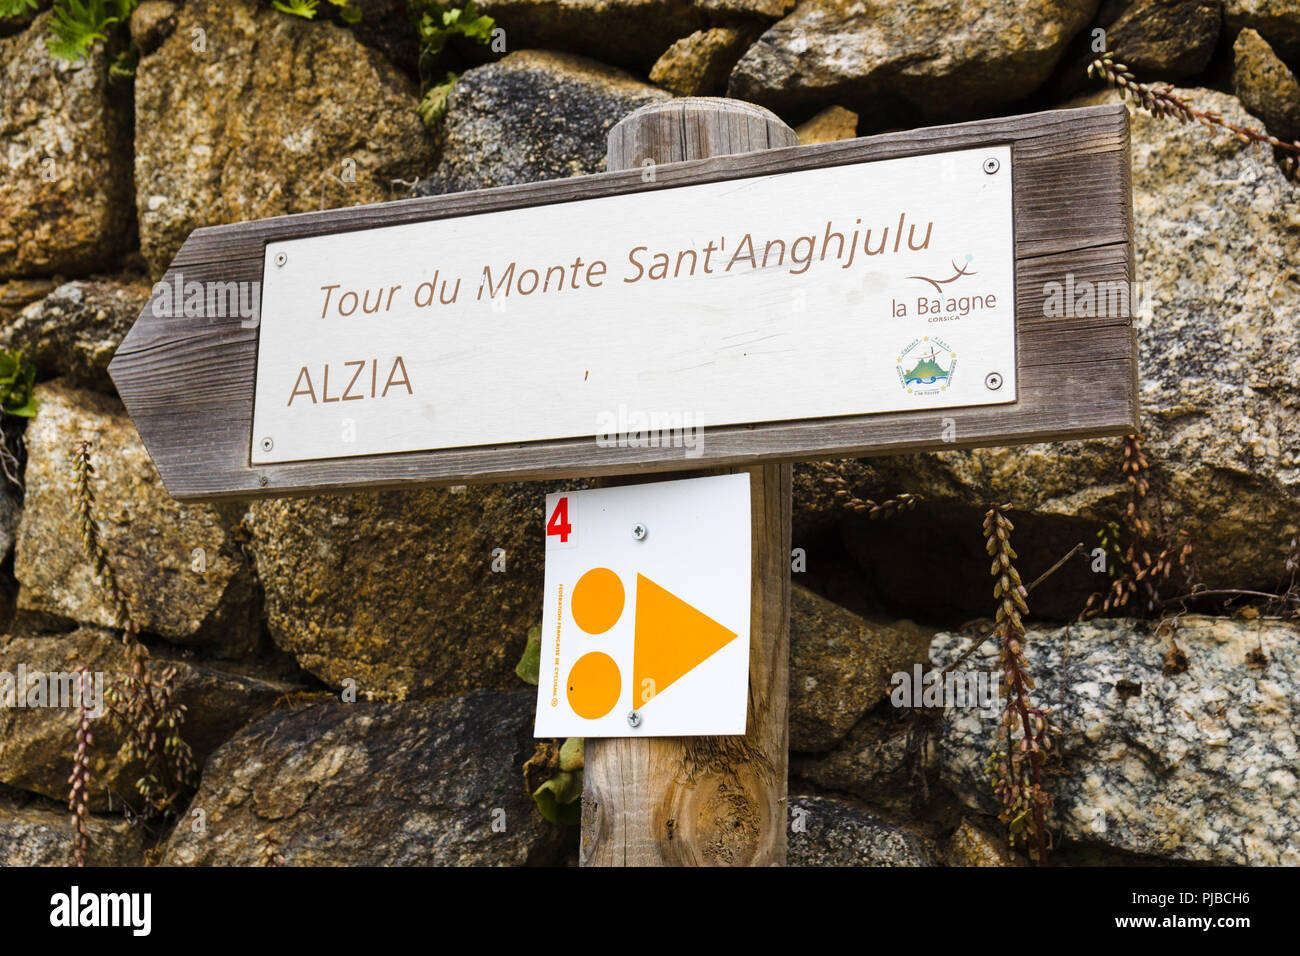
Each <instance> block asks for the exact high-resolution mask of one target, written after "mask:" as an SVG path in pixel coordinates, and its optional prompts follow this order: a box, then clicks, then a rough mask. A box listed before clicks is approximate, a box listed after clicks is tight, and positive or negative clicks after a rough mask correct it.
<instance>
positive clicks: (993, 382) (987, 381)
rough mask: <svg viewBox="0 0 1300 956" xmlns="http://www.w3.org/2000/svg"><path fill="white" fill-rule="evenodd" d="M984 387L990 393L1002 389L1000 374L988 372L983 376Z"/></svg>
mask: <svg viewBox="0 0 1300 956" xmlns="http://www.w3.org/2000/svg"><path fill="white" fill-rule="evenodd" d="M984 387H985V388H987V389H988V390H989V391H991V392H996V391H997V390H998V389H1000V388H1001V387H1002V373H1001V372H989V373H988V374H987V375H985V376H984Z"/></svg>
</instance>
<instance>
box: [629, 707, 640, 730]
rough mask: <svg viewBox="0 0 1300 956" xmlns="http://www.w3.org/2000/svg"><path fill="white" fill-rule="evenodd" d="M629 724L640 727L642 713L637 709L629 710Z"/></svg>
mask: <svg viewBox="0 0 1300 956" xmlns="http://www.w3.org/2000/svg"><path fill="white" fill-rule="evenodd" d="M627 725H628V726H629V727H640V726H641V715H640V714H638V713H637V712H636V711H635V710H629V711H628V712H627Z"/></svg>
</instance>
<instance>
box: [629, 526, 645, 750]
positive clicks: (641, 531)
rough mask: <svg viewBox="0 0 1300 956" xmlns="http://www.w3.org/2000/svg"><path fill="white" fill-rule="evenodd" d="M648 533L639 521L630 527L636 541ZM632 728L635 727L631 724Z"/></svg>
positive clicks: (642, 539) (641, 539) (642, 538)
mask: <svg viewBox="0 0 1300 956" xmlns="http://www.w3.org/2000/svg"><path fill="white" fill-rule="evenodd" d="M648 531H649V529H648V528H647V527H646V526H645V525H643V524H642V523H641V522H640V521H638V522H637V523H636V524H634V525H632V537H634V538H636V539H637V540H638V541H644V540H645V536H646V534H647V532H648ZM633 726H636V725H635V724H633Z"/></svg>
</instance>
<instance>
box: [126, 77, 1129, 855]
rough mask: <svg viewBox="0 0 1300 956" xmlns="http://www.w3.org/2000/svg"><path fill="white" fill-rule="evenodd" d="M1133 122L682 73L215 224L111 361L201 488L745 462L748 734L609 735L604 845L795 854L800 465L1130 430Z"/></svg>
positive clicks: (140, 424)
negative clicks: (485, 179) (379, 186)
mask: <svg viewBox="0 0 1300 956" xmlns="http://www.w3.org/2000/svg"><path fill="white" fill-rule="evenodd" d="M1128 150H1129V146H1128V118H1127V113H1126V111H1125V110H1124V108H1123V107H1122V106H1118V105H1116V106H1102V107H1093V108H1087V109H1076V110H1059V111H1052V112H1047V113H1040V114H1034V115H1029V116H1017V117H1008V118H1004V119H994V120H985V121H980V122H976V123H966V124H961V125H956V126H947V127H936V128H931V129H925V130H919V131H912V132H905V133H890V134H885V135H882V136H874V137H868V138H864V139H857V140H849V141H844V142H837V143H827V144H820V145H816V146H807V147H799V146H796V145H795V137H794V133H793V132H792V131H791V130H790V129H789V127H787V126H786V125H785V124H784V123H782V122H781V121H780V120H779V119H777V118H776V117H775V116H774V115H772V114H771V113H769V112H767V111H766V110H763V109H760V108H758V107H754V106H750V105H748V104H744V103H740V102H737V101H733V100H713V99H681V100H671V101H668V102H665V103H662V104H655V105H652V106H649V107H646V108H643V109H642V110H638V111H637V112H635V113H633V114H631V115H630V116H628V117H626V118H625V119H624V120H623V121H622V122H620V123H619V124H618V125H617V126H615V127H614V129H613V130H612V131H611V133H610V137H609V154H608V160H609V161H608V167H609V170H610V171H609V172H607V173H603V174H600V175H595V176H583V177H575V178H572V179H566V180H559V181H554V182H546V183H536V184H530V185H524V186H511V187H504V188H500V189H489V190H481V191H478V192H472V193H462V194H453V195H448V196H438V197H429V198H424V199H413V200H405V201H401V202H395V203H385V204H381V205H375V206H362V207H353V208H348V209H339V210H332V211H329V212H322V213H308V214H304V215H296V216H285V217H280V218H275V219H268V220H261V221H256V222H246V223H237V224H234V225H229V226H215V227H207V228H202V229H197V230H195V231H194V232H193V233H192V234H191V236H190V237H189V239H188V240H187V241H186V242H185V244H184V246H183V247H182V248H181V250H180V252H179V253H178V254H177V256H176V258H175V259H174V260H173V262H172V263H171V265H170V266H169V268H168V270H167V272H166V274H165V275H164V277H163V279H162V280H161V281H160V282H159V283H158V285H157V286H156V287H155V289H154V295H153V297H152V299H151V301H150V303H149V304H148V305H147V306H146V307H145V309H144V311H143V312H142V314H141V316H140V318H139V320H137V322H136V323H135V325H134V326H133V328H132V329H131V331H130V332H129V333H128V335H127V337H126V339H125V340H124V341H123V343H122V345H121V347H120V348H119V349H118V352H117V355H116V356H115V358H114V360H113V362H112V364H111V365H110V368H109V371H110V374H111V375H112V377H113V380H114V382H115V384H116V386H117V389H118V392H119V394H120V395H121V396H122V399H123V401H124V402H125V404H126V406H127V409H128V411H129V412H130V414H131V416H132V418H133V419H134V421H135V424H136V426H137V428H138V430H139V432H140V434H141V436H142V438H143V440H144V442H145V445H146V447H147V448H148V450H149V453H150V455H151V456H152V458H153V460H154V463H155V464H156V466H157V468H158V471H159V473H160V475H161V477H162V479H163V482H164V484H165V485H166V487H167V490H168V491H169V493H170V494H172V495H173V496H174V497H176V498H179V499H184V500H213V499H223V498H249V497H257V496H267V495H289V494H306V493H313V492H337V491H344V490H349V489H356V488H375V487H395V486H403V485H408V484H463V483H466V482H492V481H506V480H527V479H536V478H557V477H565V478H575V477H601V478H606V479H607V480H608V481H609V482H620V481H621V482H626V481H628V480H629V477H631V478H632V480H641V481H644V480H646V479H647V476H650V475H653V474H657V473H663V474H664V475H665V476H666V477H680V476H682V474H683V473H685V472H689V473H692V474H716V473H725V472H727V471H738V470H745V471H748V473H749V475H750V488H751V497H752V507H751V530H752V542H751V555H752V574H751V580H752V590H753V595H752V603H751V613H750V621H751V630H750V684H749V686H750V691H749V722H748V732H747V733H746V735H745V736H744V737H679V738H654V737H645V738H631V739H627V738H617V739H615V738H609V739H600V740H589V741H588V745H587V768H586V775H585V779H586V787H587V789H586V792H585V794H584V807H583V842H582V859H583V862H584V863H587V864H622V863H637V864H660V863H668V864H676V863H683V864H695V863H708V864H780V863H783V862H784V860H785V842H786V840H785V832H786V824H785V818H786V808H785V794H786V790H785V788H786V759H787V758H786V750H787V727H786V708H787V701H786V696H787V694H786V690H787V676H786V675H787V669H788V660H787V656H788V621H789V588H790V572H789V563H788V562H789V553H790V512H791V472H790V464H789V463H790V462H792V461H796V460H801V459H810V458H835V457H858V456H866V455H873V454H895V453H900V452H915V451H922V450H945V449H951V448H959V447H972V446H987V445H1006V444H1016V443H1023V442H1031V441H1043V440H1055V439H1068V438H1083V437H1095V436H1106V435H1121V434H1126V433H1129V432H1131V431H1133V430H1134V429H1135V428H1136V421H1137V398H1136V395H1137V392H1136V347H1135V339H1134V332H1133V327H1132V318H1131V315H1130V307H1129V302H1130V296H1129V290H1130V289H1131V288H1132V285H1131V283H1132V280H1133V275H1132V272H1133V265H1132V262H1133V249H1132V222H1131V214H1132V205H1131V197H1130V185H1129V154H1128ZM687 435H689V436H691V437H692V438H694V439H699V440H693V441H685V440H683V437H684V436H687Z"/></svg>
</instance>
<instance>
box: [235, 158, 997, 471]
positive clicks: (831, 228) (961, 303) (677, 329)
mask: <svg viewBox="0 0 1300 956" xmlns="http://www.w3.org/2000/svg"><path fill="white" fill-rule="evenodd" d="M1011 166H1012V164H1011V150H1010V148H1009V147H1007V146H993V147H983V148H980V149H970V150H961V151H957V152H950V153H938V154H933V155H926V156H911V157H907V158H903V159H890V160H881V161H877V162H871V163H858V164H854V165H847V166H833V167H825V168H819V169H806V170H799V171H793V172H788V173H775V174H772V175H767V176H753V177H749V178H746V179H739V180H732V181H728V182H717V183H703V184H696V185H690V186H679V187H675V188H672V189H664V190H654V191H649V192H634V193H627V194H623V195H616V196H607V197H603V198H599V199H587V200H581V201H576V202H568V203H553V204H550V205H545V206H533V207H528V208H521V209H511V210H504V211H500V212H490V213H482V214H479V215H472V216H462V217H459V218H454V219H442V220H435V221H430V222H420V223H410V224H404V225H396V226H384V227H380V228H375V229H366V230H361V231H355V232H346V233H334V234H329V235H321V236H312V237H309V238H304V239H292V240H287V241H281V242H270V243H268V244H267V246H266V258H265V265H264V269H263V284H262V303H261V313H260V316H261V317H260V326H259V331H258V349H257V381H256V399H255V404H254V410H253V431H252V443H251V446H252V447H251V450H250V458H251V462H252V464H254V465H260V464H270V463H275V462H290V461H302V460H313V459H326V458H341V457H350V456H355V455H376V454H387V453H393V452H406V451H420V450H427V449H437V448H456V447H465V446H474V445H493V444H501V443H506V442H528V441H541V440H547V439H557V438H582V437H594V438H595V439H596V440H597V441H602V440H603V441H609V442H611V443H612V444H615V445H618V444H620V443H622V442H624V441H626V442H627V443H628V444H632V443H634V442H637V441H640V440H641V436H643V435H644V434H645V433H647V432H667V431H671V432H673V433H678V432H681V431H682V430H683V429H685V430H688V431H690V432H691V433H692V434H696V433H698V429H699V428H701V427H703V428H705V429H708V428H712V427H714V426H718V425H732V424H749V423H757V422H772V421H793V420H800V419H815V418H825V417H831V416H842V415H862V414H868V413H873V412H895V411H933V410H935V409H939V408H954V407H958V406H967V405H987V404H998V403H1003V402H1013V401H1015V400H1016V343H1015V248H1014V231H1013V225H1012V189H1011V174H1012V168H1011ZM674 447H677V446H676V445H674ZM698 453H699V445H698V443H695V444H692V445H691V446H689V447H683V451H682V454H683V456H684V457H691V456H692V455H693V454H698Z"/></svg>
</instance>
